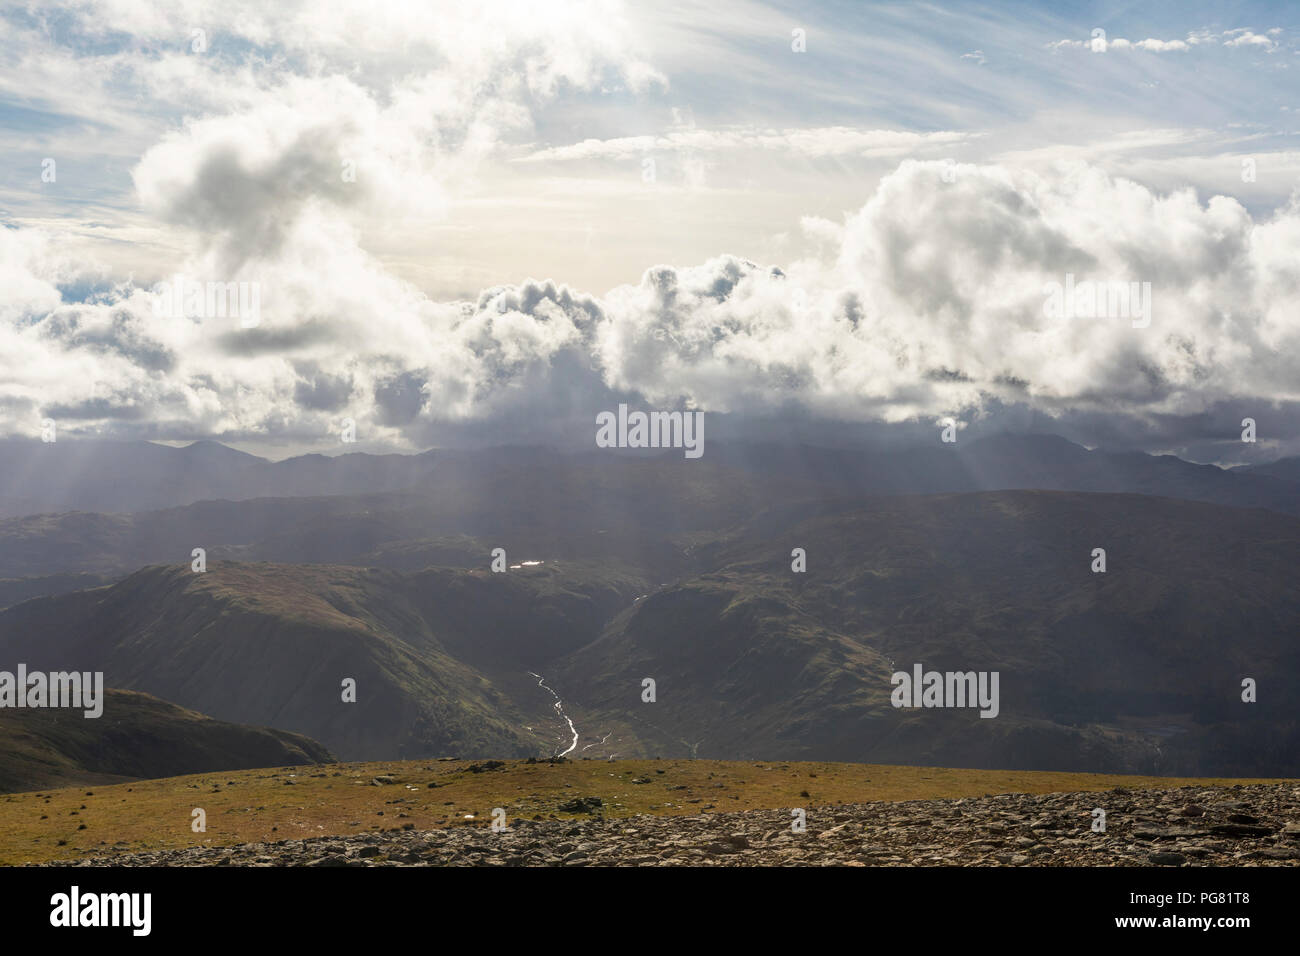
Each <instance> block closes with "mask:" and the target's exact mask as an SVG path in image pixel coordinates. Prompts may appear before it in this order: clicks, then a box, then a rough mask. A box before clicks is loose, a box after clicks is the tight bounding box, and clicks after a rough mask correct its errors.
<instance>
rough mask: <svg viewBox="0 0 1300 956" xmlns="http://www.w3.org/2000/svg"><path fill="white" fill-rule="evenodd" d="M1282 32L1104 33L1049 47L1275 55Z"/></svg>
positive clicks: (1240, 28)
mask: <svg viewBox="0 0 1300 956" xmlns="http://www.w3.org/2000/svg"><path fill="white" fill-rule="evenodd" d="M1281 32H1282V30H1281V28H1277V27H1275V28H1274V29H1272V30H1269V31H1268V34H1269V35H1264V34H1258V33H1254V32H1253V31H1251V30H1249V29H1247V28H1245V27H1239V28H1237V29H1235V30H1227V31H1225V32H1223V33H1222V34H1219V33H1212V32H1210V31H1209V30H1198V31H1194V32H1192V33H1189V34H1188V35H1187V39H1186V40H1157V39H1155V38H1153V37H1147V38H1146V39H1145V40H1137V41H1133V40H1127V39H1125V38H1124V37H1112V38H1109V39H1108V38H1107V37H1106V35H1105V33H1104V32H1101V33H1098V35H1096V36H1095V37H1094V38H1093V39H1091V40H1056V41H1054V42H1052V43H1049V44H1047V48H1048V49H1049V50H1061V49H1070V50H1091V51H1093V52H1094V53H1105V52H1106V51H1107V50H1144V51H1146V52H1147V53H1175V52H1176V53H1186V52H1188V51H1189V50H1191V48H1192V47H1196V46H1207V45H1222V46H1226V47H1248V46H1254V47H1261V48H1263V49H1264V50H1265V51H1266V52H1268V53H1272V52H1273V51H1274V50H1276V49H1277V46H1278V44H1277V42H1276V41H1275V40H1274V39H1272V37H1273V36H1277V35H1279V34H1281Z"/></svg>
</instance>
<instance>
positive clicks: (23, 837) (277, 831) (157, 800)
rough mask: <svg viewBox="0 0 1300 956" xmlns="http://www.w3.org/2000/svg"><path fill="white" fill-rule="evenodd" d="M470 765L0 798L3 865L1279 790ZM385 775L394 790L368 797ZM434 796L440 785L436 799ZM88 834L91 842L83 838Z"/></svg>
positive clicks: (1009, 776) (280, 774)
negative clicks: (496, 823) (690, 819)
mask: <svg viewBox="0 0 1300 956" xmlns="http://www.w3.org/2000/svg"><path fill="white" fill-rule="evenodd" d="M472 763H473V761H466V760H456V761H440V760H415V761H406V762H378V763H351V764H329V765H323V766H321V765H317V766H306V767H287V768H283V769H266V770H243V771H234V772H228V773H205V774H195V775H190V776H184V777H172V778H168V779H162V780H148V781H136V782H132V783H121V784H115V785H112V786H80V787H69V788H65V789H61V790H52V791H41V792H40V793H16V794H8V795H5V796H4V797H0V863H2V864H6V865H12V864H20V863H27V862H42V861H47V860H64V859H77V858H79V857H82V856H87V855H104V854H110V853H114V852H128V851H140V850H159V849H173V848H180V847H188V846H202V845H207V846H222V845H229V844H235V843H250V842H273V841H276V840H288V839H301V838H303V837H312V836H325V835H346V834H352V833H363V832H367V831H374V830H389V829H402V828H404V827H406V828H410V827H414V828H416V829H422V830H423V829H432V828H436V827H448V826H487V825H489V823H490V822H491V817H490V815H491V811H492V809H493V808H494V807H504V808H505V810H506V814H507V820H510V819H514V818H519V817H526V818H533V817H540V818H543V819H549V818H553V817H558V818H565V817H572V816H574V814H566V813H561V812H559V810H558V809H557V808H558V806H559V805H560V804H561V803H564V802H565V801H568V800H572V799H573V798H574V797H579V796H597V797H600V798H601V800H602V801H603V802H604V808H603V812H604V814H605V816H607V817H621V816H630V815H632V814H637V813H655V814H696V813H701V812H722V811H734V810H751V809H779V808H784V807H813V806H826V805H831V804H837V803H862V802H868V801H873V800H891V801H894V800H928V799H938V798H947V797H969V796H985V795H988V794H998V793H1052V792H1061V791H1086V790H1109V789H1111V788H1114V787H1121V786H1122V787H1181V786H1211V785H1230V784H1234V783H1266V782H1270V783H1271V782H1278V781H1265V780H1253V779H1252V780H1230V779H1222V778H1173V777H1137V776H1108V775H1102V774H1085V773H1042V772H1029V771H1002V770H950V769H942V768H937V767H896V766H883V765H876V764H848V763H787V762H782V761H775V762H757V763H753V762H747V761H717V760H619V761H614V762H606V761H594V760H592V761H585V760H579V761H573V762H568V763H563V764H549V763H534V764H529V763H526V762H524V761H519V760H512V761H508V762H507V763H506V766H505V767H504V768H503V769H499V770H492V771H486V772H482V773H472V772H470V771H469V770H468V769H467V768H468V767H469V766H470V765H471V764H472ZM381 775H386V776H391V777H392V778H393V780H394V781H395V782H394V783H392V784H383V785H377V786H376V785H372V783H371V781H372V780H373V779H374V778H376V777H378V776H381ZM634 780H645V781H648V782H646V783H634V782H633V781H634ZM286 781H293V782H292V784H289V783H286ZM431 783H433V784H436V786H435V787H433V788H432V789H431V788H430V787H429V784H431ZM195 807H201V808H203V809H204V810H205V811H206V813H207V832H205V833H194V832H192V831H191V829H190V823H191V811H192V810H193V809H194V808H195ZM83 824H84V825H85V829H84V830H82V829H78V827H79V826H81V825H83ZM61 844H62V845H61Z"/></svg>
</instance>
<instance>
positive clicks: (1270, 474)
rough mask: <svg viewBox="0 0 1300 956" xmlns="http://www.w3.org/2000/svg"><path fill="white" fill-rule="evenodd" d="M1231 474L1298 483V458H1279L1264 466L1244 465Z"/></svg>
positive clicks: (1299, 476)
mask: <svg viewBox="0 0 1300 956" xmlns="http://www.w3.org/2000/svg"><path fill="white" fill-rule="evenodd" d="M1233 473H1234V474H1235V473H1241V474H1243V475H1252V476H1263V477H1267V478H1280V479H1281V480H1283V481H1300V458H1279V459H1278V460H1277V461H1271V462H1269V463H1268V464H1265V465H1244V466H1242V467H1241V468H1234V469H1233Z"/></svg>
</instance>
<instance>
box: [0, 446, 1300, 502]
mask: <svg viewBox="0 0 1300 956" xmlns="http://www.w3.org/2000/svg"><path fill="white" fill-rule="evenodd" d="M654 460H669V461H672V462H675V463H676V464H677V465H678V466H680V468H681V470H680V471H678V472H677V474H678V475H679V477H678V479H676V480H675V481H674V482H673V483H672V485H670V486H669V487H666V488H663V489H660V490H659V491H658V495H659V496H662V495H665V494H667V493H668V492H669V491H671V490H680V489H681V488H682V487H683V486H689V487H691V488H693V489H696V490H701V491H703V492H704V493H709V492H710V491H712V492H714V493H716V491H717V489H718V487H719V486H718V485H717V484H716V483H715V479H717V478H718V477H719V476H721V475H726V474H740V475H743V476H744V477H743V479H742V480H743V481H744V483H745V484H746V485H748V486H750V487H752V488H756V489H761V490H762V491H763V492H764V493H765V494H769V495H771V494H777V493H781V492H783V491H784V490H786V489H788V488H790V487H791V486H792V485H793V486H797V487H798V488H801V489H803V490H804V492H805V493H809V494H815V495H842V494H859V495H861V494H944V493H960V492H968V491H995V490H1003V489H1035V488H1036V489H1044V490H1059V491H1106V492H1115V493H1134V494H1157V495H1163V496H1166V497H1174V498H1187V499H1189V500H1196V501H1210V502H1214V503H1216V504H1226V505H1233V506H1236V507H1252V508H1254V507H1258V508H1271V509H1274V510H1278V511H1283V512H1286V513H1288V514H1300V493H1298V491H1297V488H1296V487H1295V485H1294V483H1293V481H1294V478H1295V465H1294V460H1292V462H1291V464H1290V465H1288V464H1287V463H1286V461H1285V460H1284V461H1283V462H1278V463H1275V465H1274V466H1256V467H1253V468H1233V469H1224V468H1219V467H1217V466H1214V465H1198V464H1194V463H1191V462H1186V461H1183V460H1181V459H1179V458H1176V457H1174V456H1171V455H1160V456H1153V455H1146V454H1142V453H1138V452H1111V451H1106V450H1104V449H1096V450H1092V451H1089V450H1088V449H1086V448H1084V447H1082V446H1080V445H1076V444H1073V443H1071V442H1069V441H1066V440H1065V439H1064V438H1061V437H1059V436H1055V435H1044V434H997V435H992V436H989V437H985V438H980V439H976V440H972V441H966V442H958V443H957V444H950V445H948V444H943V443H941V442H939V441H938V440H937V439H936V441H935V442H933V443H932V444H924V445H917V444H901V445H887V444H878V443H876V444H864V445H860V446H849V447H839V448H826V447H818V446H814V445H806V444H798V443H789V442H785V443H777V442H770V443H761V442H757V443H756V442H723V441H715V442H711V443H709V444H708V445H707V446H706V449H705V454H704V457H702V458H700V459H698V460H683V458H682V455H681V453H680V452H678V451H673V452H659V451H655V452H645V453H637V452H620V451H616V450H594V449H587V450H582V451H571V452H560V451H555V450H552V449H545V448H539V447H505V448H488V449H439V450H436V451H429V452H425V453H423V454H418V455H396V454H388V455H371V454H363V453H352V454H345V455H339V456H335V457H327V456H324V455H318V454H313V455H302V456H299V457H296V458H289V459H285V460H284V461H278V462H271V461H267V460H266V459H263V458H258V457H255V456H253V455H247V454H244V453H243V452H238V451H235V450H233V449H230V448H226V447H225V446H222V445H220V444H218V443H216V442H210V441H204V442H195V443H194V444H192V445H188V446H186V447H184V448H173V447H169V446H163V445H157V444H153V443H150V442H110V441H95V440H84V439H81V440H75V439H69V440H64V441H57V442H52V443H49V444H44V443H42V442H39V441H24V440H18V439H8V440H0V517H5V516H8V517H20V516H24V515H33V514H41V513H47V512H51V513H55V512H66V511H89V512H99V513H132V512H141V511H157V510H160V509H168V508H175V507H181V506H184V505H189V504H193V503H195V502H198V501H211V500H217V499H225V500H230V501H247V500H251V499H254V498H297V497H319V496H336V495H373V494H382V493H386V492H400V491H405V492H411V493H414V494H417V495H439V494H441V493H442V492H443V490H444V489H448V490H450V491H451V493H452V494H453V495H456V494H466V493H469V492H470V491H472V490H473V489H474V488H476V487H478V486H480V485H487V486H492V487H495V488H497V489H498V490H501V491H504V492H505V494H506V497H505V498H504V499H502V500H503V501H505V502H506V503H510V502H514V501H517V500H520V499H521V498H523V497H526V496H527V495H528V494H531V493H533V492H535V491H536V490H538V489H539V488H541V487H542V485H543V484H544V483H549V484H551V485H552V486H553V487H554V488H555V489H557V490H559V489H564V488H566V487H568V486H570V485H576V486H579V487H581V486H590V485H595V486H596V487H600V486H606V487H607V486H608V484H609V482H610V480H611V479H615V478H621V477H624V476H626V475H628V474H629V473H630V471H631V470H632V469H629V468H628V463H631V464H632V466H633V468H635V467H638V466H641V465H643V464H644V463H645V462H647V461H654ZM1274 471H1276V472H1277V474H1274V473H1273V472H1274ZM578 476H590V477H578ZM650 490H651V492H652V493H653V492H654V489H650Z"/></svg>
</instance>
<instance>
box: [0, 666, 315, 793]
mask: <svg viewBox="0 0 1300 956" xmlns="http://www.w3.org/2000/svg"><path fill="white" fill-rule="evenodd" d="M105 698H106V699H105V702H104V714H103V716H101V717H99V718H94V719H87V718H85V717H83V716H82V715H81V714H80V713H78V712H75V711H74V712H64V711H58V710H26V709H23V710H18V709H4V710H0V793H12V792H16V791H21V790H44V789H50V788H54V787H64V786H68V785H70V784H94V783H120V782H123V781H127V780H138V779H145V778H154V777H171V776H177V775H179V774H190V773H206V772H211V771H221V770H246V769H249V768H253V767H283V766H298V765H301V764H309V763H329V762H331V761H332V760H333V759H334V758H333V756H332V755H331V754H330V752H329V751H328V750H326V749H325V748H324V747H322V746H321V745H320V744H318V743H316V742H315V741H314V740H309V739H308V738H306V737H302V736H300V735H298V734H291V733H285V732H284V731H280V730H270V729H268V728H264V727H244V726H240V725H238V724H231V723H226V722H224V721H220V720H213V719H211V718H209V717H205V716H204V715H203V714H199V713H195V712H194V711H192V710H186V709H184V708H182V707H177V706H176V705H175V704H170V703H168V702H167V701H164V700H159V699H158V698H156V697H151V696H150V695H148V694H139V693H135V692H132V691H125V690H116V689H107V690H106V691H105Z"/></svg>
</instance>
